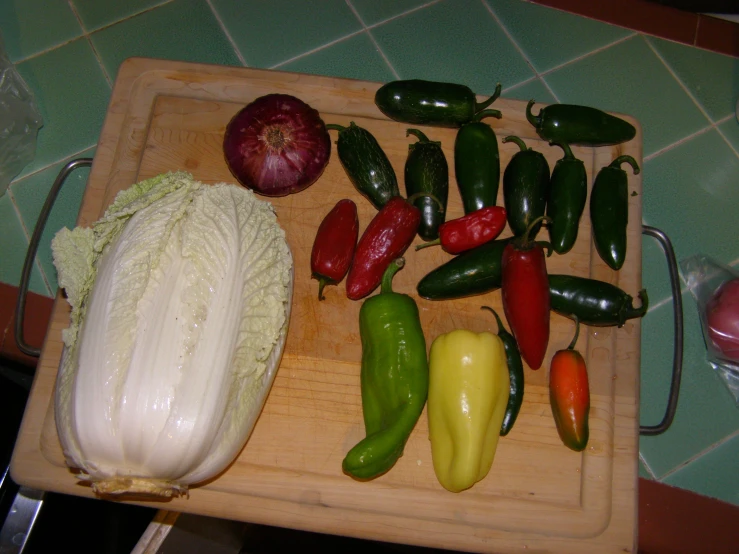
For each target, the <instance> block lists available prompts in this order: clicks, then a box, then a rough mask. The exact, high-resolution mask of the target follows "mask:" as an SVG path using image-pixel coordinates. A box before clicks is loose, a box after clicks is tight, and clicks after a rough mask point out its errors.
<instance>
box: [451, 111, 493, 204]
mask: <svg viewBox="0 0 739 554" xmlns="http://www.w3.org/2000/svg"><path fill="white" fill-rule="evenodd" d="M484 117H497V118H500V117H501V114H500V112H499V111H498V110H482V111H481V112H479V113H477V114H476V115H475V117H474V118H473V119H472V121H471V122H469V123H465V124H464V125H462V127H460V129H459V131H457V137H456V138H455V140H454V175H455V177H456V178H457V186H458V187H459V194H460V196H461V197H462V205H463V206H464V213H465V214H469V213H472V212H474V211H477V210H480V209H482V208H488V207H490V206H495V203H496V202H497V201H498V184H499V183H500V152H498V137H497V136H496V135H495V131H493V130H492V129H491V128H490V125H487V124H486V123H483V122H482V121H481V119H482V118H484Z"/></svg>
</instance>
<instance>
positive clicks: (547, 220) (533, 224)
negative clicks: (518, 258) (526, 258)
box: [521, 215, 552, 244]
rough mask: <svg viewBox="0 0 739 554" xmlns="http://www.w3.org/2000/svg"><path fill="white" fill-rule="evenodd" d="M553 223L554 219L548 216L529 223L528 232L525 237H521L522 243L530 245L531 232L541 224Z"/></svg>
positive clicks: (524, 234)
mask: <svg viewBox="0 0 739 554" xmlns="http://www.w3.org/2000/svg"><path fill="white" fill-rule="evenodd" d="M542 222H543V223H551V222H552V218H551V217H549V216H546V215H540V216H539V217H537V218H536V219H535V220H534V221H532V222H531V223H529V226H528V227H526V231H524V233H523V235H521V243H522V244H529V243H530V242H531V241H530V240H529V235H531V231H532V230H533V229H534V227H536V226H537V225H538V224H539V223H542Z"/></svg>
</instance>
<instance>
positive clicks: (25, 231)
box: [6, 187, 51, 295]
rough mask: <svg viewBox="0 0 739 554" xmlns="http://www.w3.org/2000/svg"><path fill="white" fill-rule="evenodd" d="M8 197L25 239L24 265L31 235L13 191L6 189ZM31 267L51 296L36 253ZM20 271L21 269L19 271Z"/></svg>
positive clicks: (29, 286)
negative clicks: (37, 273) (33, 267)
mask: <svg viewBox="0 0 739 554" xmlns="http://www.w3.org/2000/svg"><path fill="white" fill-rule="evenodd" d="M6 194H7V195H8V198H10V205H11V206H13V210H15V217H16V218H18V222H19V223H20V224H21V231H22V232H23V235H24V236H25V237H26V254H25V255H24V256H23V260H24V262H23V263H24V264H25V258H26V255H27V254H28V247H29V246H30V244H31V234H30V233H29V232H28V228H27V227H26V222H25V221H23V216H22V215H21V211H20V209H19V208H18V204H17V203H16V201H15V195H14V194H13V191H12V190H10V187H8V190H7V192H6ZM33 265H35V266H36V269H37V270H38V271H39V273H40V274H41V280H42V281H43V283H44V286H45V287H46V292H47V293H48V294H49V295H51V284H50V283H49V279H48V278H47V277H46V273H45V272H44V269H43V267H41V264H40V263H39V260H38V252H37V253H36V257H35V258H34V259H33ZM21 271H22V269H21ZM32 276H33V271H31V275H29V279H28V290H31V278H32ZM18 286H20V282H19V283H18Z"/></svg>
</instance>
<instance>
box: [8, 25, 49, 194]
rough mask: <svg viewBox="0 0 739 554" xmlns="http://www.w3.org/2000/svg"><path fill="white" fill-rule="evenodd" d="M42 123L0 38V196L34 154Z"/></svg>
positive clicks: (31, 95)
mask: <svg viewBox="0 0 739 554" xmlns="http://www.w3.org/2000/svg"><path fill="white" fill-rule="evenodd" d="M42 124H43V120H42V118H41V114H40V113H39V110H38V106H36V102H35V100H34V98H33V93H32V92H31V91H30V89H29V88H28V85H26V82H25V81H24V80H23V78H22V77H21V76H20V74H18V72H17V71H16V69H15V67H14V66H13V63H12V62H11V61H10V59H9V58H8V56H7V54H6V52H5V47H4V46H3V43H2V40H1V39H0V196H2V195H3V194H5V191H6V190H7V189H8V186H9V185H10V181H12V180H13V178H14V177H15V176H16V175H18V174H19V173H20V172H21V170H22V169H23V168H24V167H26V165H28V163H29V162H30V161H31V160H33V157H34V156H35V155H36V135H37V134H38V130H39V128H40V127H41V125H42Z"/></svg>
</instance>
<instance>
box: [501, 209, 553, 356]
mask: <svg viewBox="0 0 739 554" xmlns="http://www.w3.org/2000/svg"><path fill="white" fill-rule="evenodd" d="M543 219H545V220H549V218H548V217H546V216H542V217H538V218H536V219H535V220H534V221H532V222H531V224H530V225H529V227H528V229H527V230H526V232H525V233H524V234H523V235H521V236H520V237H518V238H515V239H513V240H512V241H511V242H510V243H509V244H507V245H506V247H505V248H504V249H503V258H502V260H501V271H502V276H501V287H500V288H501V291H502V298H503V310H504V311H505V315H506V319H508V324H509V325H510V327H511V331H512V332H513V336H514V337H516V342H517V343H518V348H519V350H520V351H521V357H522V358H523V359H524V361H525V362H526V363H527V364H528V365H529V367H530V368H531V369H539V368H540V367H541V364H542V362H543V361H544V354H545V353H546V351H547V345H548V344H549V308H550V300H549V279H548V277H547V265H546V258H545V254H544V249H543V248H542V246H541V244H540V243H537V242H535V241H533V240H529V234H530V233H531V230H532V228H534V227H535V226H536V225H539V223H540V222H541V220H543Z"/></svg>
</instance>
